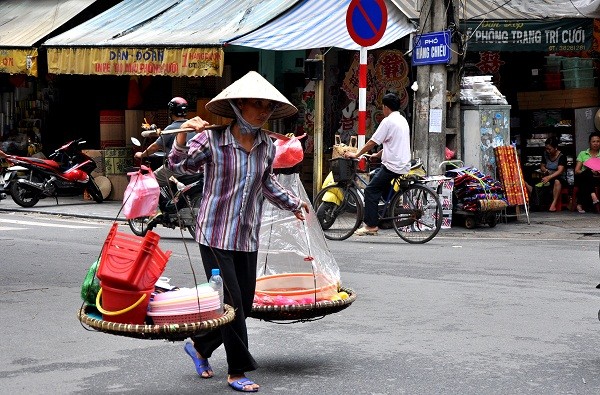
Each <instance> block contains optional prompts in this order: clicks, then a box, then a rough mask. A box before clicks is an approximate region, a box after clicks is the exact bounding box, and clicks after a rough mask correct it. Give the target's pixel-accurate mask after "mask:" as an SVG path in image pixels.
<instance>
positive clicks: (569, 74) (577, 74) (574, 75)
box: [562, 67, 594, 80]
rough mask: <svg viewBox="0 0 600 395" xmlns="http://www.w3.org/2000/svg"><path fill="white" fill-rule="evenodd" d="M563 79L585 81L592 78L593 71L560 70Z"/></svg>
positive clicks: (591, 69) (588, 69)
mask: <svg viewBox="0 0 600 395" xmlns="http://www.w3.org/2000/svg"><path fill="white" fill-rule="evenodd" d="M562 74H563V77H564V78H565V79H569V80H572V79H587V78H594V69H593V68H591V67H590V68H587V69H563V70H562Z"/></svg>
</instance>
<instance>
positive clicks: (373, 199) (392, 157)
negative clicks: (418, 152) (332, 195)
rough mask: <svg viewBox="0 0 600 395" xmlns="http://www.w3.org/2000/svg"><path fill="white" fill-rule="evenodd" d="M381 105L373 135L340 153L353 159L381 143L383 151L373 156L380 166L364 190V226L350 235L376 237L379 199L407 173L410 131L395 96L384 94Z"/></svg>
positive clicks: (409, 153) (409, 158) (408, 168)
mask: <svg viewBox="0 0 600 395" xmlns="http://www.w3.org/2000/svg"><path fill="white" fill-rule="evenodd" d="M381 102H382V104H383V115H384V116H385V118H384V119H383V120H382V121H381V123H380V124H379V126H378V127H377V130H376V131H375V133H373V136H371V138H370V139H369V141H367V142H366V143H365V145H364V146H363V147H362V148H361V149H360V150H359V151H358V152H356V153H350V152H346V153H345V154H344V157H345V158H357V157H360V156H361V155H363V154H365V153H366V152H369V151H370V150H372V149H373V148H375V147H376V146H377V145H380V144H383V149H382V150H381V151H379V152H378V153H377V154H376V155H381V167H380V168H379V169H378V170H377V172H376V173H375V174H374V175H373V177H372V178H371V181H370V182H369V184H368V185H367V187H366V188H365V214H364V217H363V222H364V226H363V227H362V228H360V229H358V230H357V231H356V232H354V234H355V235H357V236H364V235H376V234H377V231H378V230H379V228H378V226H377V223H378V221H379V216H378V213H377V206H378V204H379V200H380V199H381V196H382V195H383V194H384V193H387V192H388V191H389V188H390V186H391V181H392V180H393V179H394V178H396V177H398V176H399V175H401V174H406V173H408V171H409V170H410V160H411V152H410V134H409V133H410V129H409V126H408V122H407V120H406V118H404V117H403V116H402V114H400V111H399V110H400V98H399V97H398V95H396V94H395V93H386V94H385V95H384V96H383V99H382V100H381Z"/></svg>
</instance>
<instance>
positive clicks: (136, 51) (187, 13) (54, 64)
mask: <svg viewBox="0 0 600 395" xmlns="http://www.w3.org/2000/svg"><path fill="white" fill-rule="evenodd" d="M296 3H297V1H294V0H245V1H224V0H202V1H198V0H166V1H147V0H124V1H122V2H121V3H119V4H117V5H116V6H114V7H112V8H111V9H109V10H107V11H106V12H104V13H102V14H100V15H98V16H96V17H95V18H92V19H90V20H89V21H87V22H85V23H83V24H81V25H79V26H77V27H75V28H74V29H71V30H69V31H67V32H65V33H63V34H61V35H58V36H56V37H54V38H52V39H50V40H48V41H46V42H45V43H44V44H43V45H44V46H45V47H46V48H47V52H48V71H49V72H50V73H54V74H94V75H165V76H172V77H178V76H190V77H198V76H221V74H222V69H223V45H224V43H225V42H226V41H227V40H228V39H231V38H232V37H237V36H240V35H243V34H245V33H248V32H250V31H253V30H255V29H256V28H258V27H260V26H262V25H264V24H265V23H267V22H269V21H270V20H272V19H273V18H275V17H276V16H278V15H279V14H281V13H282V12H284V11H286V10H287V9H288V8H290V7H292V6H293V5H294V4H296Z"/></svg>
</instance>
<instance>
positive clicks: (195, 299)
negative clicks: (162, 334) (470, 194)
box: [148, 284, 223, 325]
mask: <svg viewBox="0 0 600 395" xmlns="http://www.w3.org/2000/svg"><path fill="white" fill-rule="evenodd" d="M222 314H223V306H221V302H220V300H219V294H218V293H217V292H216V291H215V290H213V289H212V288H211V287H210V286H209V285H208V284H200V285H198V286H197V287H196V288H181V289H179V290H176V291H169V292H163V293H159V294H156V295H154V297H153V298H152V300H151V301H150V303H149V304H148V316H149V317H151V318H152V320H153V321H154V323H155V324H158V325H166V324H189V323H193V322H200V321H206V320H211V319H214V318H218V317H220V316H221V315H222Z"/></svg>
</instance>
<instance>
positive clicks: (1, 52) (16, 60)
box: [0, 48, 38, 77]
mask: <svg viewBox="0 0 600 395" xmlns="http://www.w3.org/2000/svg"><path fill="white" fill-rule="evenodd" d="M37 57H38V52H37V48H27V49H16V48H12V49H9V48H0V73H9V74H27V75H29V76H32V77H37Z"/></svg>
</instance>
